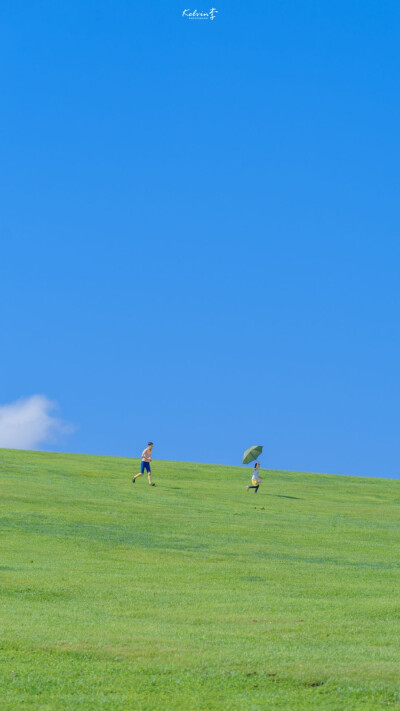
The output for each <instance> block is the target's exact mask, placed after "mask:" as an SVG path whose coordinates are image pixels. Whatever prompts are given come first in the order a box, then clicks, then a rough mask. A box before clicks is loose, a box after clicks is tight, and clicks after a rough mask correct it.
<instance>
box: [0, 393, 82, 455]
mask: <svg viewBox="0 0 400 711" xmlns="http://www.w3.org/2000/svg"><path fill="white" fill-rule="evenodd" d="M55 410H57V403H55V402H52V401H51V400H49V399H48V398H47V397H46V396H45V395H32V396H31V397H27V398H23V399H21V400H16V401H15V402H10V403H9V404H7V405H0V447H6V448H9V449H36V447H37V446H38V445H39V444H40V443H42V442H48V441H53V442H54V440H55V439H56V438H57V436H59V435H63V434H70V433H71V432H73V430H74V428H73V427H72V426H71V425H69V424H68V423H65V422H63V421H62V420H59V419H58V418H57V417H55V416H54V415H53V414H52V413H53V412H54V411H55Z"/></svg>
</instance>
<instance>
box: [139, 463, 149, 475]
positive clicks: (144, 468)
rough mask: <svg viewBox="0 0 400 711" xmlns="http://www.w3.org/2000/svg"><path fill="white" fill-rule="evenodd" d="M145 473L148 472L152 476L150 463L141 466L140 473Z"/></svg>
mask: <svg viewBox="0 0 400 711" xmlns="http://www.w3.org/2000/svg"><path fill="white" fill-rule="evenodd" d="M145 471H146V472H149V474H150V472H151V469H150V463H149V462H142V463H141V465H140V473H141V474H144V472H145Z"/></svg>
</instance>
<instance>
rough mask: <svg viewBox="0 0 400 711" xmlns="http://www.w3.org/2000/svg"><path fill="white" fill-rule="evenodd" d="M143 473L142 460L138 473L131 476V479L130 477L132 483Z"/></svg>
mask: <svg viewBox="0 0 400 711" xmlns="http://www.w3.org/2000/svg"><path fill="white" fill-rule="evenodd" d="M143 474H144V466H143V462H142V463H141V465H140V472H139V474H136V476H134V477H133V479H132V484H134V483H135V481H136V479H137V478H138V476H142V475H143Z"/></svg>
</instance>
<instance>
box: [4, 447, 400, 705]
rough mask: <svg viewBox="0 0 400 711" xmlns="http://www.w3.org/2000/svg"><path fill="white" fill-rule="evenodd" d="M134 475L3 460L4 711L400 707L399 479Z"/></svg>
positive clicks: (133, 466) (26, 457) (58, 460)
mask: <svg viewBox="0 0 400 711" xmlns="http://www.w3.org/2000/svg"><path fill="white" fill-rule="evenodd" d="M137 471H138V460H128V459H118V458H111V457H110V458H107V457H93V456H80V455H71V454H65V455H64V454H51V453H44V452H43V453H42V452H23V451H11V450H0V472H1V507H2V511H1V560H0V574H1V608H0V609H1V613H0V614H1V656H0V659H1V666H0V699H1V701H0V706H1V710H2V711H9V710H10V711H11V710H12V711H20V709H52V710H53V709H54V710H58V709H69V710H71V711H75V710H82V711H83V710H85V711H90V710H92V709H93V710H95V709H96V710H99V709H102V710H103V709H104V710H110V711H119V710H122V709H124V710H125V709H132V710H135V711H145V710H149V711H150V710H152V709H161V710H165V711H167V710H169V709H171V710H172V709H174V710H175V709H179V710H185V711H187V710H190V709H196V710H197V709H200V710H201V709H210V710H211V709H221V711H222V710H224V711H226V710H230V709H232V710H235V711H236V710H237V711H239V710H240V711H243V709H245V710H246V711H247V710H251V709H266V710H268V711H273V710H274V709H285V711H292V710H293V711H297V710H300V709H304V710H307V711H309V710H312V709H316V710H317V709H318V711H321V710H324V709H329V710H330V711H335V710H337V711H350V710H351V709H370V710H371V711H376V710H377V709H388V708H399V709H400V680H399V676H400V667H399V662H400V652H399V640H400V530H399V513H400V482H398V481H390V480H378V479H361V478H351V477H339V476H324V475H317V474H301V473H295V472H276V471H267V472H266V471H265V470H264V476H265V477H266V479H265V481H264V483H263V484H262V486H261V487H260V490H259V492H258V494H257V495H254V494H253V493H252V492H248V493H247V492H246V484H247V483H249V473H250V472H251V469H249V468H245V467H236V468H235V467H223V466H212V465H200V464H185V463H182V462H179V463H178V462H161V461H155V462H154V466H153V472H154V473H153V479H154V481H155V482H156V487H149V486H148V484H147V480H146V477H142V478H141V479H139V480H138V481H137V482H136V484H135V485H132V484H131V476H132V473H136V472H137ZM261 474H262V475H263V472H261Z"/></svg>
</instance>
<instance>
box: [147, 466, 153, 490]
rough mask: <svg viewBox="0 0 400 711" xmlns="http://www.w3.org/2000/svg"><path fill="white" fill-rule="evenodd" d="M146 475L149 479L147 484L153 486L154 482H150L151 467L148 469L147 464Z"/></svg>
mask: <svg viewBox="0 0 400 711" xmlns="http://www.w3.org/2000/svg"><path fill="white" fill-rule="evenodd" d="M147 475H148V479H149V484H150V486H154V484H152V481H151V469H150V466H149V467H148V469H147Z"/></svg>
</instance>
